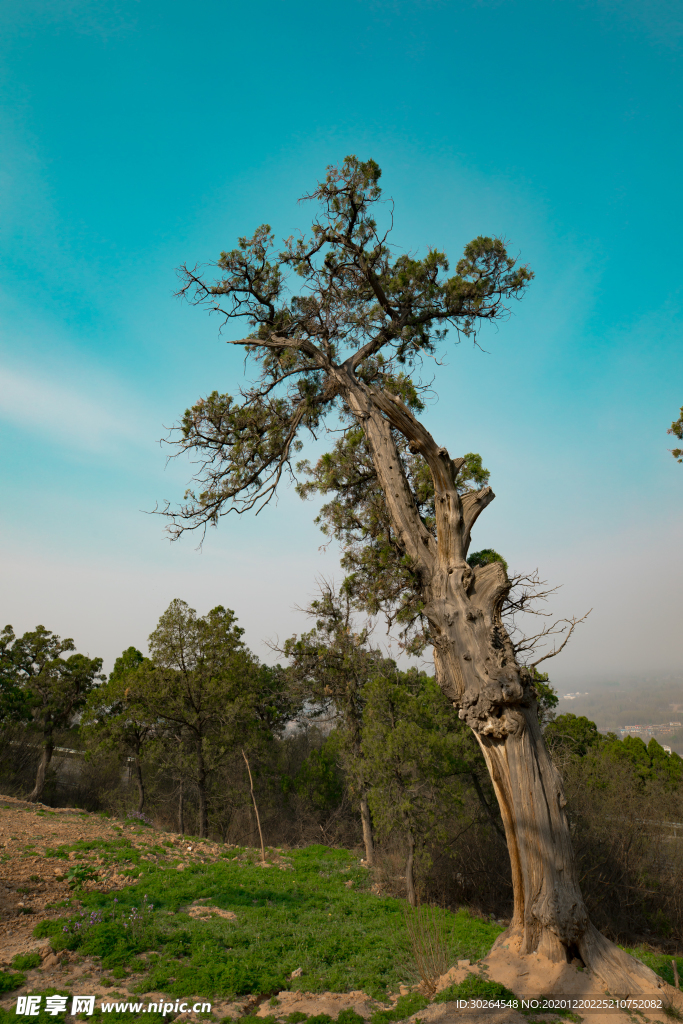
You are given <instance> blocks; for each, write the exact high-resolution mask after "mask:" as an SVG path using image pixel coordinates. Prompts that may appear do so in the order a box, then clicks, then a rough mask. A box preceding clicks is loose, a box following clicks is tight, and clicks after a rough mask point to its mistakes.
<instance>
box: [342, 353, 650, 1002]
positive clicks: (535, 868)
mask: <svg viewBox="0 0 683 1024" xmlns="http://www.w3.org/2000/svg"><path fill="white" fill-rule="evenodd" d="M338 380H339V382H340V385H341V387H342V389H343V391H344V394H345V397H346V400H347V401H348V404H349V407H350V409H351V411H352V412H353V414H354V415H355V416H356V418H357V419H358V421H359V422H360V423H361V424H362V426H363V429H364V432H365V436H366V440H367V443H368V446H369V448H370V451H371V453H372V457H373V462H374V466H375V469H376V472H377V477H378V480H379V483H380V485H381V487H382V490H383V492H384V496H385V500H386V503H387V508H388V511H389V514H390V516H391V521H392V524H393V527H394V530H395V532H396V535H397V538H398V540H399V542H400V543H401V545H402V546H403V548H404V550H405V553H406V554H407V555H408V557H409V558H410V560H411V562H412V564H413V567H414V569H415V571H416V572H417V573H418V574H419V576H420V579H421V581H422V593H423V598H424V612H425V615H426V617H427V619H428V622H429V626H430V634H431V639H432V643H433V647H434V661H435V667H436V677H437V681H438V683H439V685H440V686H441V688H442V689H443V691H444V692H445V694H446V695H447V696H448V697H449V698H450V700H451V701H452V702H453V703H454V705H455V706H457V707H458V708H459V709H460V710H459V714H460V718H461V719H464V720H465V721H466V722H467V724H468V725H469V726H470V727H471V728H472V730H473V731H474V734H475V736H476V739H477V741H478V742H479V744H480V746H481V749H482V751H483V754H484V757H485V759H486V763H487V765H488V769H489V772H490V774H491V779H492V781H493V785H494V789H495V793H496V797H497V799H498V802H499V805H500V810H501V815H502V819H503V824H504V827H505V834H506V839H507V844H508V850H509V853H510V861H511V865H512V881H513V889H514V916H513V919H512V923H511V925H510V927H509V929H508V930H507V931H506V932H505V933H503V935H502V936H501V937H500V938H499V940H498V942H499V943H501V942H509V941H511V940H514V941H515V942H516V943H517V942H518V943H519V945H520V952H521V953H522V954H529V953H533V952H535V951H538V952H539V953H542V954H544V955H545V956H547V957H549V958H550V959H551V960H554V961H562V960H566V961H571V960H572V959H574V958H580V959H581V960H582V961H583V963H584V964H585V965H586V967H588V968H590V969H591V970H592V971H593V972H594V973H595V974H596V975H597V976H598V977H599V978H600V980H601V981H602V982H603V983H604V984H605V985H606V986H607V987H608V988H609V989H610V990H611V991H612V992H614V993H615V994H622V993H626V992H629V991H630V992H633V991H635V990H637V989H640V988H643V989H648V988H650V989H651V988H652V987H654V986H656V985H657V984H658V979H657V977H656V975H655V974H654V972H653V971H651V970H650V969H649V968H647V967H646V966H645V965H644V964H642V963H640V961H637V960H635V959H634V958H633V957H630V956H628V954H626V953H624V952H623V951H621V950H619V949H618V948H617V947H616V946H615V945H614V944H613V943H611V942H609V941H608V940H607V939H606V938H604V936H602V935H601V934H600V933H599V932H598V931H597V930H596V929H595V928H594V926H593V925H592V924H591V922H590V920H589V917H588V912H587V910H586V907H585V904H584V902H583V898H582V896H581V892H580V888H579V884H578V879H577V875H576V867H575V861H574V854H573V851H572V845H571V838H570V834H569V826H568V821H567V815H566V812H565V804H566V800H565V797H564V794H563V790H562V783H561V780H560V777H559V775H558V773H557V771H556V770H555V768H554V766H553V764H552V761H551V760H550V756H549V754H548V751H547V748H546V746H545V741H544V739H543V735H542V733H541V731H540V728H539V725H538V715H537V707H536V693H535V690H534V688H533V684H532V682H531V676H530V673H529V671H528V670H527V669H525V668H524V667H522V666H519V665H518V664H517V662H516V659H515V652H514V648H513V646H512V643H511V641H510V638H509V637H508V635H507V632H506V630H505V628H504V626H503V623H502V619H501V606H502V602H503V600H504V598H505V596H506V595H507V593H508V591H509V588H510V584H509V581H508V579H507V575H506V572H505V570H504V568H503V566H502V565H501V563H499V562H495V563H492V564H490V565H486V566H482V567H480V568H477V569H472V568H471V567H470V566H469V565H468V564H467V551H468V548H469V544H470V532H471V529H472V527H473V525H474V523H475V521H476V519H477V518H478V516H479V514H480V513H481V512H482V511H483V509H484V508H485V507H486V506H487V505H488V504H489V503H490V502H491V501H492V500H493V498H494V494H493V491H492V490H491V488H490V487H484V488H482V490H480V491H478V492H472V493H466V494H464V495H462V496H461V495H459V494H458V490H457V477H458V473H459V471H460V468H461V467H462V465H463V464H464V460H463V459H451V458H450V456H449V454H448V452H447V451H446V449H445V448H440V447H439V446H438V445H437V444H436V442H435V441H434V439H433V438H432V436H431V434H429V432H428V431H427V430H426V429H425V427H424V426H423V425H422V424H421V423H419V422H418V421H417V420H416V419H415V417H414V416H413V415H412V413H411V412H410V410H409V409H408V408H407V407H406V406H405V405H404V404H403V402H401V400H400V399H399V398H397V397H395V396H393V395H391V394H389V393H388V392H386V391H379V390H378V389H376V388H372V387H370V386H367V385H365V384H361V383H359V382H358V381H356V380H355V379H353V378H352V377H351V374H350V373H346V374H342V373H340V374H338ZM392 427H393V428H394V429H396V430H398V431H400V432H401V433H402V434H403V435H404V437H405V438H406V439H407V440H408V442H409V445H410V447H411V450H412V451H414V452H416V453H419V454H421V455H422V456H423V457H424V459H425V460H426V462H427V464H428V466H429V469H430V471H431V475H432V480H433V482H434V490H435V500H434V508H435V515H436V537H435V536H434V535H433V534H432V533H431V532H430V531H429V530H428V529H427V527H426V526H425V524H424V523H423V522H422V520H421V519H420V516H419V513H418V509H417V506H416V505H415V501H414V499H413V496H412V492H411V490H410V486H409V484H408V481H407V479H406V476H405V473H404V471H403V467H402V464H401V460H400V457H399V454H398V451H397V449H396V444H395V442H394V439H393V436H392V432H391V428H392ZM406 882H407V884H408V885H410V883H409V882H408V872H406ZM409 893H410V889H409Z"/></svg>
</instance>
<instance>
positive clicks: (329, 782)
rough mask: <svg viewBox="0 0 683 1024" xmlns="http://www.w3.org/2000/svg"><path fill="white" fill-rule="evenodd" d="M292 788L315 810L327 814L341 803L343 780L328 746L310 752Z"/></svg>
mask: <svg viewBox="0 0 683 1024" xmlns="http://www.w3.org/2000/svg"><path fill="white" fill-rule="evenodd" d="M294 788H295V790H296V792H297V793H299V794H301V795H302V796H304V797H305V798H306V799H307V801H308V802H309V804H311V805H312V806H313V807H315V808H316V809H317V810H323V811H328V812H329V811H331V810H333V809H334V808H335V807H336V806H337V805H338V804H339V803H341V800H342V796H343V793H344V785H343V779H342V777H341V774H340V772H339V769H338V767H337V759H336V757H335V756H334V753H333V748H332V747H331V745H330V744H326V745H324V746H323V747H322V749H321V750H312V751H311V752H310V754H309V755H308V757H307V758H306V760H305V761H304V763H303V764H302V766H301V768H300V770H299V772H298V774H297V777H296V779H295V782H294Z"/></svg>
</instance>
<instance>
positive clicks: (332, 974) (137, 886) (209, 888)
mask: <svg viewBox="0 0 683 1024" xmlns="http://www.w3.org/2000/svg"><path fill="white" fill-rule="evenodd" d="M72 849H75V850H78V851H79V853H80V854H81V856H82V857H83V858H84V861H83V863H84V866H85V864H86V863H87V861H88V859H89V858H90V857H95V856H98V857H100V858H103V859H104V863H105V864H106V863H107V862H110V861H112V860H118V861H119V862H124V863H127V870H128V872H129V874H130V875H131V876H135V875H137V874H138V873H139V871H140V868H143V869H144V875H143V877H142V879H140V880H138V881H135V882H133V883H132V884H131V885H130V886H128V887H126V889H124V890H123V891H120V892H118V893H117V894H113V893H107V894H102V893H97V892H93V893H88V894H83V895H81V898H80V902H81V908H80V909H79V910H78V911H76V912H73V911H72V912H71V913H68V912H67V913H65V916H64V917H62V918H60V919H59V920H57V921H52V922H44V923H43V924H42V925H40V926H39V927H38V929H37V931H38V933H39V934H41V935H46V934H49V935H50V937H51V939H52V943H53V946H54V948H55V949H63V948H68V949H72V950H78V951H79V952H81V953H83V954H89V955H95V956H98V957H101V958H102V966H103V968H104V969H105V970H106V971H110V972H111V974H112V975H113V977H114V978H116V977H119V978H122V977H123V976H125V975H126V973H127V968H128V967H132V968H133V970H134V971H136V972H139V971H144V974H143V977H142V979H141V980H139V981H138V982H137V983H136V985H135V989H136V991H138V992H140V993H144V992H147V991H155V990H161V991H163V992H167V993H169V995H173V996H174V997H178V996H193V995H197V996H205V997H207V998H210V997H216V996H222V997H231V996H236V995H245V994H261V993H273V992H276V991H279V990H281V989H287V988H289V989H300V990H305V991H309V992H318V991H326V990H329V991H337V992H343V991H348V990H352V989H362V990H363V991H365V992H366V993H368V995H371V996H374V997H376V998H382V997H384V996H385V995H386V993H387V992H388V991H392V990H393V991H395V990H396V989H397V988H398V985H399V983H400V982H402V981H409V982H411V981H413V980H414V977H413V976H411V969H410V955H409V944H408V939H407V933H406V927H405V921H404V914H403V907H404V904H403V902H402V901H400V900H395V899H389V898H379V897H377V896H375V895H373V894H372V893H371V892H369V891H368V885H369V881H368V873H367V871H365V870H364V869H362V868H360V867H359V864H358V861H357V859H355V858H354V857H353V856H352V855H351V854H350V853H349V852H348V851H346V850H332V849H329V848H326V847H322V846H313V847H308V848H306V849H303V850H294V851H292V852H291V853H290V854H288V855H287V857H286V858H278V860H279V864H275V865H274V866H273V867H270V868H267V869H264V868H262V867H260V866H259V865H258V858H256V855H255V854H254V852H253V851H239V850H235V849H229V850H226V857H225V859H224V860H223V861H221V862H218V863H202V862H201V860H200V861H199V862H198V863H197V862H195V863H194V864H193V865H192V866H189V867H187V868H186V869H185V870H184V871H182V872H180V871H177V870H176V869H175V864H174V861H173V859H172V851H169V850H164V848H163V847H158V848H157V849H156V851H155V852H156V853H157V856H158V858H159V860H158V862H156V863H151V864H150V863H149V862H144V863H143V862H142V861H141V860H140V859H139V858H136V852H135V850H134V849H133V848H132V847H131V844H130V843H129V841H128V840H126V839H124V838H122V839H121V840H120V841H115V842H113V843H112V842H107V843H76V844H73V846H70V847H68V848H62V849H60V850H59V851H56V853H57V855H61V856H64V854H66V853H67V852H68V850H72ZM200 851H201V846H200V847H199V848H198V854H199V856H201V853H200ZM349 882H350V883H351V885H350V886H349V885H348V883H349ZM197 900H204V901H206V902H207V903H208V904H209V905H212V906H215V907H219V908H222V909H224V910H228V911H232V912H233V913H235V914H236V920H235V921H229V920H226V919H224V918H220V917H215V918H213V919H212V920H210V921H197V920H195V919H193V918H191V917H190V916H189V914H188V908H189V905H190V904H192V903H194V902H195V901H197ZM148 907H151V908H152V909H147V908H148ZM443 914H444V917H445V918H447V919H449V920H450V922H453V926H454V927H453V931H452V936H451V946H452V949H451V956H452V958H453V959H457V958H458V957H460V958H465V957H467V958H469V959H471V960H475V959H478V958H479V957H480V956H483V955H485V953H486V952H487V951H488V949H489V948H490V946H491V944H492V942H493V940H494V938H495V937H496V935H497V934H498V933H499V931H500V929H499V928H498V926H497V925H495V924H490V923H488V922H486V921H482V920H479V919H477V918H474V917H472V916H470V915H469V914H467V913H466V912H465V911H461V912H459V913H458V914H457V915H455V916H454V915H452V914H449V913H448V912H447V911H444V912H443ZM298 968H301V969H302V974H301V976H300V977H298V978H295V979H291V978H290V975H291V974H292V972H293V971H294V970H297V969H298Z"/></svg>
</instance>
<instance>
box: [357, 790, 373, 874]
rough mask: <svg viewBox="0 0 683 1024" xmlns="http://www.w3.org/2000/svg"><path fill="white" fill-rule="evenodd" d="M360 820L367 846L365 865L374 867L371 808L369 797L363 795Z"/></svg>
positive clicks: (364, 841) (365, 794)
mask: <svg viewBox="0 0 683 1024" xmlns="http://www.w3.org/2000/svg"><path fill="white" fill-rule="evenodd" d="M360 820H361V823H362V825H363V843H364V844H365V863H366V864H367V865H368V867H372V865H373V864H374V863H375V843H374V840H373V838H372V822H371V820H370V808H369V806H368V795H367V793H363V794H362V796H361V798H360Z"/></svg>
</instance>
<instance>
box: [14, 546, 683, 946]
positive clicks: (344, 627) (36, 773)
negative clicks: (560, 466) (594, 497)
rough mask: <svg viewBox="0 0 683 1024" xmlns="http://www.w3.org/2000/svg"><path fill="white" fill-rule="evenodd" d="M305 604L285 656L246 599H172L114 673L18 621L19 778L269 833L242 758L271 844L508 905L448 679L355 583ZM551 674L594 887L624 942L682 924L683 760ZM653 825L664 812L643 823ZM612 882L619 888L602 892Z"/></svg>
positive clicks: (410, 894)
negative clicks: (670, 837)
mask: <svg viewBox="0 0 683 1024" xmlns="http://www.w3.org/2000/svg"><path fill="white" fill-rule="evenodd" d="M494 554H495V552H489V553H488V555H487V557H492V556H493V555H494ZM477 557H484V556H482V555H481V553H478V555H477ZM308 611H309V614H310V615H311V616H312V618H313V625H312V628H311V629H310V630H308V631H307V632H304V633H302V634H300V635H297V636H293V637H291V638H290V639H288V640H287V641H286V642H285V643H284V644H283V645H282V647H281V649H280V652H279V653H280V654H281V656H282V661H283V664H277V665H275V666H271V665H265V664H263V663H261V662H260V661H259V660H258V658H257V657H256V656H255V655H254V654H253V652H251V651H250V650H249V649H248V647H247V646H246V644H245V642H244V639H243V630H242V629H241V627H240V626H239V624H238V621H237V617H236V615H235V613H234V612H233V611H232V610H230V609H227V608H224V607H222V606H218V607H216V608H214V609H212V610H211V611H209V612H208V613H207V614H205V615H198V614H197V612H196V611H195V610H194V609H192V608H190V607H189V606H188V605H187V604H186V603H185V602H184V601H181V600H174V601H172V602H171V604H170V606H169V607H168V609H167V610H166V611H165V612H164V613H163V615H162V616H161V618H160V619H159V622H158V624H157V626H156V628H155V630H154V631H153V632H152V634H151V635H150V637H149V654H148V655H147V656H145V655H143V654H142V652H140V651H139V650H137V649H136V648H135V647H129V648H127V649H126V650H125V651H123V653H122V654H121V655H120V656H119V657H118V658H117V659H116V662H115V665H114V668H113V670H112V672H111V673H110V674H109V676H108V677H106V676H104V675H103V674H102V672H101V668H102V661H101V659H99V658H92V659H91V658H87V657H85V656H83V655H78V654H75V653H72V652H73V651H74V643H73V641H72V640H70V639H67V640H61V639H60V638H59V637H58V636H56V635H55V634H53V633H50V632H49V631H48V630H46V629H45V628H44V627H42V626H39V627H37V628H36V629H35V630H33V631H31V632H28V633H25V634H24V635H23V636H21V637H17V636H15V634H14V632H13V630H12V629H11V627H9V626H8V627H6V628H5V630H4V631H3V633H2V641H1V646H0V709H1V713H2V725H1V727H2V733H3V739H4V743H3V751H4V754H3V758H2V762H1V763H0V772H1V773H2V777H3V788H4V789H5V791H12V792H13V793H14V794H15V795H20V796H24V797H26V798H27V799H29V800H33V801H38V800H46V801H47V802H48V803H53V804H54V802H55V801H59V800H60V799H61V800H62V801H63V800H64V799H66V800H68V801H69V802H73V801H74V800H75V801H76V802H80V803H81V804H82V805H84V806H87V807H88V808H89V809H104V810H107V811H108V812H109V813H118V814H121V815H125V814H127V813H132V814H134V815H136V816H138V817H142V818H147V820H149V821H150V822H151V821H152V820H154V821H155V822H157V823H158V824H160V825H162V826H163V827H167V828H171V829H173V830H177V831H179V832H181V833H190V834H196V835H199V836H209V835H211V836H213V837H214V838H219V839H223V840H229V841H233V842H234V841H238V840H242V841H244V842H250V843H255V842H256V826H255V822H254V819H253V816H252V815H253V810H252V806H251V795H250V788H249V780H248V776H247V769H246V768H245V759H246V760H247V762H248V764H249V765H250V767H251V771H252V774H253V779H254V785H255V791H256V799H257V801H258V805H259V806H260V808H261V812H262V819H263V827H264V831H265V833H266V838H267V841H268V842H270V843H273V844H275V843H281V842H288V843H291V844H300V843H307V842H311V841H314V842H315V841H323V842H326V843H332V844H339V845H347V846H350V847H361V848H362V849H363V852H364V859H365V861H366V863H368V864H369V865H374V866H375V868H376V870H377V871H378V877H380V878H383V880H384V881H383V884H384V885H385V887H386V889H387V891H395V892H397V893H399V892H400V893H401V894H405V896H406V897H407V898H408V900H409V901H410V902H411V903H412V904H415V903H417V901H418V899H420V898H439V899H441V900H445V901H449V902H452V903H460V902H467V903H469V904H470V905H475V906H477V907H479V908H480V909H482V910H485V911H486V912H489V913H490V912H494V913H496V914H497V915H503V916H507V915H509V911H510V906H509V905H510V899H511V879H510V875H509V866H508V863H507V858H506V856H505V838H504V827H503V822H502V820H501V816H500V811H499V809H498V805H497V802H496V800H495V794H494V792H493V788H492V786H491V783H490V780H489V775H488V772H487V768H486V763H485V761H484V758H483V756H482V753H481V749H480V747H479V745H478V744H477V742H476V741H475V739H474V738H473V735H472V731H471V730H470V729H469V728H468V727H467V726H466V724H465V723H463V721H462V719H461V718H460V717H459V716H458V713H457V710H456V709H455V708H454V706H453V704H452V703H451V702H450V701H449V700H448V699H447V698H446V697H445V695H444V693H443V691H442V690H441V688H440V687H439V686H438V685H437V683H436V681H435V679H434V677H433V676H432V675H430V674H429V673H427V672H425V671H421V670H419V669H417V668H409V669H405V668H401V667H399V666H398V665H397V664H396V662H395V661H393V660H392V659H390V658H387V657H386V656H385V655H384V654H383V653H382V652H381V651H380V650H379V649H378V648H377V647H375V646H373V644H372V642H371V634H370V632H369V629H368V627H367V625H364V626H360V627H359V626H358V624H357V622H356V621H355V620H354V617H353V615H352V606H351V602H350V600H349V597H348V595H345V594H344V593H343V592H342V593H336V592H335V591H334V589H333V588H332V587H330V586H323V587H322V588H321V590H320V594H319V596H318V598H317V600H315V601H313V602H312V603H311V606H310V608H309V609H308ZM536 677H537V680H536V684H535V685H536V687H537V693H538V706H539V717H540V719H541V726H542V727H543V729H544V732H545V738H546V742H548V744H549V746H550V749H551V751H552V754H553V758H554V760H555V763H556V765H557V766H558V767H559V768H560V770H561V772H562V774H563V777H564V779H565V784H566V785H568V786H569V788H570V790H571V791H572V792H573V794H574V796H573V800H572V802H571V803H570V808H569V810H570V816H571V815H572V814H574V813H575V818H574V821H573V826H572V827H573V834H574V841H575V843H576V842H577V837H580V849H579V853H578V856H579V862H580V863H581V864H582V865H583V862H584V861H585V862H586V864H589V865H590V866H589V869H588V870H587V872H586V874H585V875H584V888H585V889H587V892H588V896H587V898H588V899H589V902H591V903H592V902H593V901H594V902H595V904H596V906H597V908H598V910H597V913H598V916H600V913H603V916H605V920H604V921H602V919H601V924H602V926H603V928H605V929H606V930H607V931H608V933H609V932H610V931H611V932H612V933H613V934H614V935H615V936H617V937H621V938H623V937H624V936H625V935H627V934H631V933H633V931H634V929H635V931H636V932H638V934H640V935H641V936H642V935H647V934H649V933H651V932H652V933H654V932H657V931H658V932H660V933H664V934H667V930H668V933H669V934H676V933H679V932H680V929H681V925H682V923H683V915H682V914H681V912H680V907H679V910H678V911H676V910H675V908H674V910H673V911H672V908H671V906H670V905H669V904H670V901H671V898H673V896H674V894H676V893H678V890H679V889H680V883H679V882H675V881H674V882H672V881H671V878H670V875H671V872H672V870H673V869H674V868H675V865H676V864H677V861H676V859H675V858H674V860H672V859H671V856H670V845H671V844H669V848H668V847H667V842H666V834H665V829H663V828H661V827H660V826H659V825H658V824H656V822H659V821H662V822H663V821H665V819H666V817H667V814H673V815H675V814H676V813H678V815H679V817H678V818H677V819H676V820H680V804H681V797H682V796H683V759H681V758H680V757H678V755H676V754H673V755H668V754H667V753H666V752H665V751H664V750H663V748H662V747H660V746H659V744H658V743H657V742H656V741H655V740H651V741H650V743H649V744H648V746H647V747H646V746H645V744H644V743H643V742H642V740H640V739H637V738H633V737H627V738H626V739H625V740H620V739H619V738H618V737H617V736H616V735H614V734H608V735H606V736H605V735H602V734H601V733H599V732H598V730H597V728H596V726H595V724H594V723H592V722H590V721H588V720H587V719H585V718H577V717H576V716H575V715H571V714H565V715H559V716H557V715H556V714H555V708H556V706H557V696H556V694H555V691H554V689H553V687H552V685H551V684H550V682H549V680H548V677H547V675H542V674H541V673H539V672H536ZM59 744H62V745H64V746H68V747H70V748H72V749H74V748H75V749H78V750H79V751H80V752H81V757H82V760H81V765H82V767H81V772H80V778H81V784H80V790H79V791H78V792H76V793H74V792H71V793H70V794H69V793H68V792H67V791H66V790H65V789H64V787H63V785H61V784H60V779H59V773H57V772H55V771H54V770H53V769H52V767H51V766H52V764H53V758H54V755H55V749H56V748H57V747H58V745H59ZM60 785H61V788H60ZM606 808H612V813H611V816H610V814H606V811H605V809H606ZM624 808H626V815H625V814H624ZM676 808H678V810H676ZM643 820H647V821H649V822H651V823H652V822H655V824H651V825H650V826H648V828H646V829H643V825H642V822H643ZM639 822H640V824H639ZM625 834H628V835H629V836H630V842H629V843H625V842H624V840H623V837H624V835H625ZM619 836H621V837H622V839H621V840H620V844H621V845H620V846H619V843H617V846H619V848H618V849H617V847H616V846H615V842H616V838H617V837H619ZM679 867H680V866H679ZM675 870H678V868H675ZM653 871H654V873H655V875H657V874H658V875H659V876H661V882H662V884H661V885H660V886H659V888H660V899H659V900H654V902H653V900H652V898H651V897H647V896H646V895H645V890H646V889H647V886H648V885H650V886H651V885H652V877H653ZM397 877H398V878H399V879H400V884H398V885H397V884H396V883H397ZM608 877H609V879H610V880H611V881H610V885H611V886H612V887H613V888H614V887H616V889H618V890H619V892H618V895H619V896H620V899H618V900H616V901H610V902H609V903H606V902H605V892H606V879H607V878H608ZM665 878H668V879H669V881H668V883H667V885H664V884H663V883H664V879H665ZM648 880H649V881H648ZM624 887H625V888H624ZM622 890H624V891H622ZM626 890H627V891H626ZM641 890H643V892H642V893H641V895H640V896H639V899H638V900H636V901H635V902H634V899H633V893H634V891H635V892H638V893H640V892H641ZM667 892H668V894H669V895H668V896H666V895H665V894H666V893H667ZM662 903H664V904H666V907H665V908H664V909H663V906H662ZM629 906H630V907H631V909H630V910H627V909H626V910H625V908H628V907H629ZM606 907H609V908H611V909H609V912H606V911H605V908H606ZM615 908H620V909H619V913H618V914H617V913H616V909H615ZM615 914H616V918H615ZM617 918H618V920H617ZM615 921H616V924H615ZM653 926H654V932H653Z"/></svg>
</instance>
